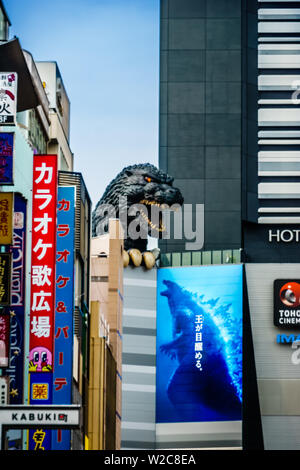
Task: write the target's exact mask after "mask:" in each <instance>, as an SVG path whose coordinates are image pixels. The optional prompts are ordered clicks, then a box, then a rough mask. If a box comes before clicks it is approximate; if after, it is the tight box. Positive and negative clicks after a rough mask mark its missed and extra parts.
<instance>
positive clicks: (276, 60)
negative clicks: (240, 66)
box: [257, 0, 300, 224]
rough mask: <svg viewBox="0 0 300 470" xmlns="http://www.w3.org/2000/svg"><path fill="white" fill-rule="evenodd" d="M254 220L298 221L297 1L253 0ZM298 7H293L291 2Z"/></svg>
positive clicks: (299, 67) (299, 31) (299, 24)
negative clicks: (255, 98) (256, 203)
mask: <svg viewBox="0 0 300 470" xmlns="http://www.w3.org/2000/svg"><path fill="white" fill-rule="evenodd" d="M257 5H258V10H257V21H258V45H257V49H258V62H257V67H258V103H257V106H258V148H259V151H258V177H259V184H258V198H259V210H258V222H259V223H262V224H272V223H273V224H286V223H292V224H293V223H295V224H296V223H299V217H297V216H295V212H297V210H296V209H297V207H299V198H300V152H299V144H300V130H299V129H300V106H299V103H300V101H299V98H300V8H299V1H294V2H292V1H289V2H285V1H282V0H281V1H279V0H277V1H274V0H273V1H272V2H270V1H268V0H258V2H257ZM297 7H298V8H297Z"/></svg>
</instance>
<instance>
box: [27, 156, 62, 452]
mask: <svg viewBox="0 0 300 470" xmlns="http://www.w3.org/2000/svg"><path fill="white" fill-rule="evenodd" d="M33 158H34V160H33V187H32V253H31V300H30V336H29V372H30V379H29V382H30V403H33V401H34V397H35V396H36V395H35V390H36V389H37V388H38V387H39V386H41V388H43V387H44V386H45V383H47V384H48V388H47V390H48V395H47V397H46V398H45V400H51V397H50V393H51V394H52V377H53V347H54V315H55V314H54V311H55V258H56V204H57V156H56V155H34V157H33ZM35 373H39V375H38V376H35ZM40 373H44V374H46V375H43V374H40ZM30 434H31V438H30V439H29V448H30V449H32V448H33V449H34V448H35V446H33V444H34V439H33V436H34V435H35V434H34V432H33V433H30Z"/></svg>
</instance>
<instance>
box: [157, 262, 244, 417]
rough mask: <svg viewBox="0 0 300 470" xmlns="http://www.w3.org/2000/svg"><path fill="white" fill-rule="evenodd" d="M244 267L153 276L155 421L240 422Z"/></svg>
mask: <svg viewBox="0 0 300 470" xmlns="http://www.w3.org/2000/svg"><path fill="white" fill-rule="evenodd" d="M242 309H243V270H242V265H218V266H214V265H212V266H199V267H180V268H162V269H159V270H158V276H157V342H156V348H157V356H156V422H157V423H172V422H195V421H202V422H203V421H232V420H240V419H241V414H242V335H243V326H242V323H243V312H242Z"/></svg>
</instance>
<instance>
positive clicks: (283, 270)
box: [246, 263, 300, 450]
mask: <svg viewBox="0 0 300 470" xmlns="http://www.w3.org/2000/svg"><path fill="white" fill-rule="evenodd" d="M299 272H300V264H299V263H291V264H288V263H266V264H264V263H258V264H256V263H250V264H248V263H247V264H246V281H247V290H248V297H249V309H250V317H251V327H252V337H253V345H254V355H255V365H256V373H257V381H258V392H259V401H260V408H261V415H262V427H263V437H264V445H265V450H299V448H300V439H299V435H300V400H299V390H300V376H299V365H296V364H294V363H293V362H292V352H293V349H292V347H291V346H288V345H284V344H278V343H277V342H276V338H277V335H278V334H292V333H294V334H295V335H297V334H298V333H299V330H293V331H288V330H286V329H281V328H277V327H275V326H274V325H273V282H274V280H275V279H297V278H298V277H299Z"/></svg>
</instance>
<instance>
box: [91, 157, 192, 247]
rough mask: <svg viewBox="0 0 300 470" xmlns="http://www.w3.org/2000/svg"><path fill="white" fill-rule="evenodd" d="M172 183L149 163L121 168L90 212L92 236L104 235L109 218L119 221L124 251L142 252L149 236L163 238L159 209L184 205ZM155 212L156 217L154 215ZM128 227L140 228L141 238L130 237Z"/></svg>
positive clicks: (169, 178)
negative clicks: (123, 231)
mask: <svg viewBox="0 0 300 470" xmlns="http://www.w3.org/2000/svg"><path fill="white" fill-rule="evenodd" d="M172 184H173V178H172V177H171V176H169V175H168V174H167V173H165V172H164V171H162V170H159V169H158V168H156V167H155V166H154V165H151V164H150V163H142V164H138V165H132V166H128V167H126V168H124V169H123V170H122V171H121V172H120V173H119V174H118V175H117V176H116V178H115V179H113V180H112V181H111V183H110V184H109V185H108V186H107V188H106V190H105V192H104V194H103V196H102V198H101V199H100V200H99V202H98V203H97V205H96V207H95V210H94V211H93V214H92V235H93V236H94V237H96V236H99V235H103V234H104V233H106V232H107V231H108V222H109V219H110V218H119V219H120V220H121V223H122V225H123V228H124V229H125V233H126V235H125V239H124V248H125V250H126V251H127V250H131V251H133V249H135V250H138V252H139V253H141V254H142V253H144V252H145V251H146V250H147V235H148V234H149V235H151V236H152V237H153V236H154V237H157V238H161V237H162V236H163V233H164V231H165V227H164V224H163V222H162V213H161V211H162V209H164V208H168V207H171V206H174V205H179V206H181V205H182V204H183V197H182V194H181V192H180V190H179V189H177V188H173V186H172ZM133 208H134V210H133ZM155 209H157V211H158V216H157V217H154V216H153V214H155ZM154 219H155V220H154ZM130 224H133V225H134V224H136V225H139V226H140V233H141V237H139V238H136V237H135V238H134V239H133V238H132V237H131V236H130V231H128V227H130ZM131 226H132V225H131ZM142 235H144V236H142ZM141 256H142V255H141Z"/></svg>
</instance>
